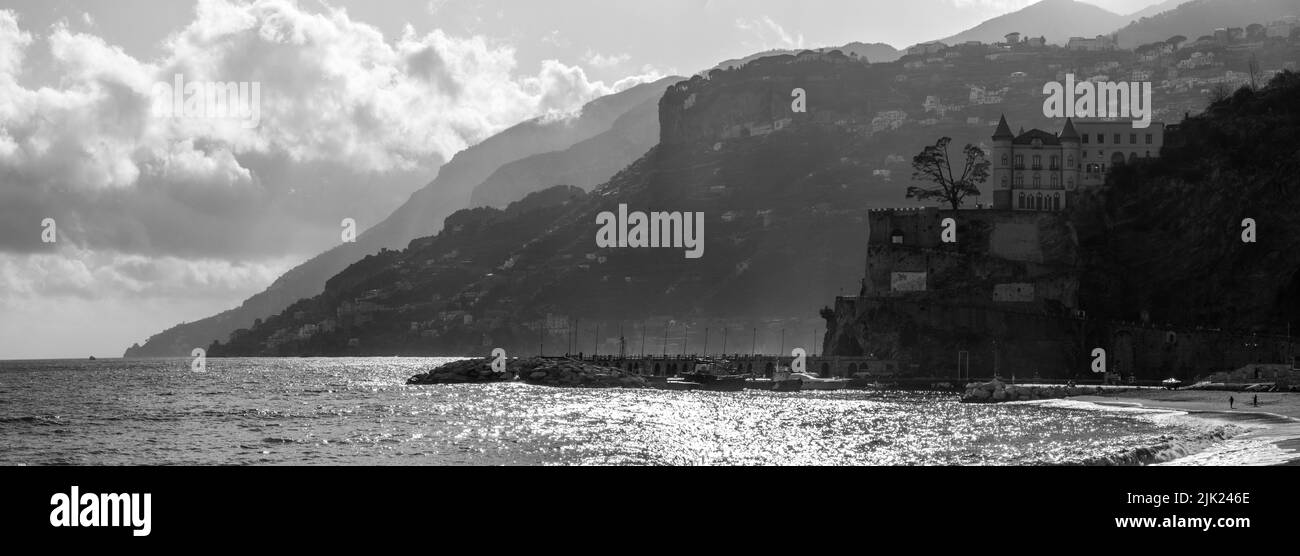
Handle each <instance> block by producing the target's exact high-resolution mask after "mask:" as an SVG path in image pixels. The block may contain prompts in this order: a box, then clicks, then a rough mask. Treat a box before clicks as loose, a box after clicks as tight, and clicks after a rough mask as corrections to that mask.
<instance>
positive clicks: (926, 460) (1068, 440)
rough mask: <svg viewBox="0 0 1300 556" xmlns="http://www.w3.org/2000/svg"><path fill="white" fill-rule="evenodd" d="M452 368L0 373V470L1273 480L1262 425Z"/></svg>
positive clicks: (253, 366) (171, 362) (403, 363)
mask: <svg viewBox="0 0 1300 556" xmlns="http://www.w3.org/2000/svg"><path fill="white" fill-rule="evenodd" d="M451 360H452V359H449V358H383V357H375V358H293V359H290V358H247V359H208V360H207V365H206V370H205V371H194V370H192V369H191V360H190V359H188V358H177V359H103V360H97V361H85V360H75V361H74V360H42V361H0V464H3V465H1149V464H1175V465H1176V464H1182V463H1186V464H1191V465H1206V464H1208V465H1214V464H1224V463H1229V464H1270V463H1283V462H1285V461H1287V459H1288V458H1290V457H1291V455H1290V454H1289V453H1287V452H1284V451H1282V450H1278V449H1277V448H1276V446H1274V445H1273V444H1270V443H1269V442H1265V441H1262V440H1260V439H1261V438H1266V437H1261V436H1260V435H1259V434H1256V433H1257V432H1258V431H1259V430H1263V429H1267V428H1268V427H1269V426H1271V425H1270V424H1269V423H1249V422H1244V423H1232V422H1222V421H1216V420H1213V419H1202V418H1196V417H1194V416H1191V415H1188V414H1186V413H1183V412H1177V411H1163V410H1152V409H1141V408H1133V407H1110V406H1102V405H1096V404H1090V403H1082V402H1074V401H1070V400H1057V401H1046V402H1017V403H1007V404H996V405H994V404H962V403H959V402H958V399H957V396H955V395H953V394H940V393H933V392H905V391H893V390H875V391H868V390H841V391H814V392H765V391H757V390H748V391H743V392H701V391H664V390H621V389H614V390H594V389H593V390H583V389H561V388H551V387H544V386H532V385H527V384H522V383H497V384H484V385H440V386H408V385H407V384H406V380H407V379H408V378H410V377H411V376H413V375H415V374H418V373H420V372H423V371H426V370H428V369H430V368H432V367H434V366H437V365H440V364H443V363H446V362H448V361H451Z"/></svg>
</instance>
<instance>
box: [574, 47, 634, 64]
mask: <svg viewBox="0 0 1300 556" xmlns="http://www.w3.org/2000/svg"><path fill="white" fill-rule="evenodd" d="M631 59H632V56H631V55H629V54H626V53H623V54H611V55H605V54H601V53H599V52H593V51H591V50H588V51H587V52H586V53H585V54H583V55H582V61H583V62H586V63H587V64H588V65H592V66H595V67H598V68H611V67H614V66H619V65H622V64H626V63H627V62H628V61H629V60H631Z"/></svg>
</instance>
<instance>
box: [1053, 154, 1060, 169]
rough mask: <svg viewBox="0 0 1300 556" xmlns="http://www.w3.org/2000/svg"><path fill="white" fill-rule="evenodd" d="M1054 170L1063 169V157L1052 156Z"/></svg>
mask: <svg viewBox="0 0 1300 556" xmlns="http://www.w3.org/2000/svg"><path fill="white" fill-rule="evenodd" d="M1052 169H1053V170H1060V169H1061V157H1059V156H1057V155H1052Z"/></svg>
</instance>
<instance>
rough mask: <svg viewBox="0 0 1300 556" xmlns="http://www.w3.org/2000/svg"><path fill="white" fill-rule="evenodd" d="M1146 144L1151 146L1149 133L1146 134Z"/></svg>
mask: <svg viewBox="0 0 1300 556" xmlns="http://www.w3.org/2000/svg"><path fill="white" fill-rule="evenodd" d="M1147 144H1148V145H1150V144H1151V134H1150V133H1148V134H1147Z"/></svg>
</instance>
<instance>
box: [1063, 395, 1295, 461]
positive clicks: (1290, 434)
mask: <svg viewBox="0 0 1300 556" xmlns="http://www.w3.org/2000/svg"><path fill="white" fill-rule="evenodd" d="M1256 395H1258V396H1259V405H1258V406H1254V405H1251V403H1250V402H1251V401H1252V398H1253V396H1256ZM1229 396H1232V397H1233V398H1235V401H1236V403H1235V404H1234V405H1235V408H1232V409H1230V408H1229V407H1228V397H1229ZM1069 399H1070V400H1072V401H1075V402H1083V403H1087V404H1091V405H1094V406H1098V407H1103V408H1112V409H1114V408H1127V409H1147V410H1157V411H1168V412H1171V413H1170V415H1171V416H1175V417H1178V416H1182V417H1183V418H1187V419H1193V420H1196V421H1199V422H1202V423H1208V424H1214V425H1233V426H1236V427H1240V428H1243V429H1245V432H1242V433H1241V434H1237V435H1234V436H1232V437H1230V438H1228V439H1226V440H1225V441H1224V442H1222V443H1219V444H1216V445H1215V446H1212V447H1210V448H1207V449H1205V450H1200V451H1197V452H1194V453H1189V454H1187V455H1185V456H1183V457H1179V458H1176V459H1174V460H1172V461H1168V462H1162V463H1160V464H1156V465H1226V464H1238V465H1240V464H1244V465H1285V466H1293V465H1294V466H1300V394H1298V393H1293V392H1261V393H1254V392H1222V391H1208V390H1163V389H1142V390H1128V391H1124V392H1116V393H1113V394H1107V395H1089V396H1076V397H1072V398H1069ZM1243 402H1244V403H1243Z"/></svg>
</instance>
